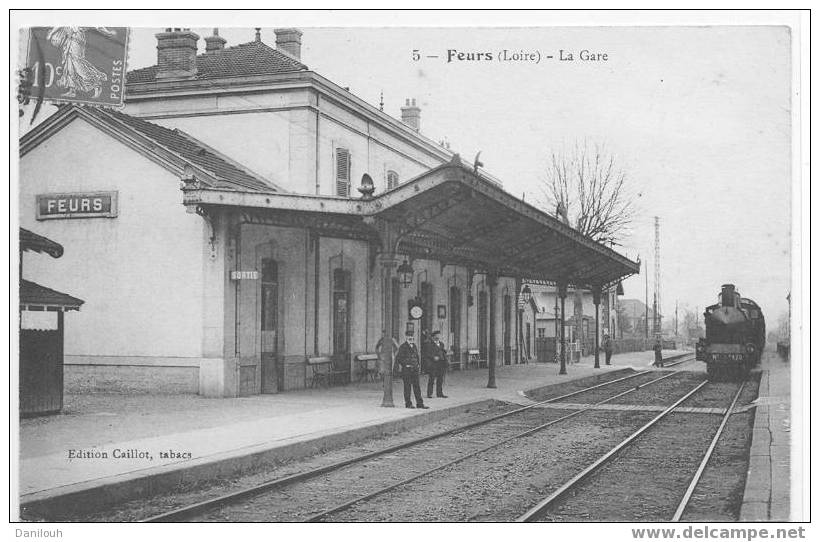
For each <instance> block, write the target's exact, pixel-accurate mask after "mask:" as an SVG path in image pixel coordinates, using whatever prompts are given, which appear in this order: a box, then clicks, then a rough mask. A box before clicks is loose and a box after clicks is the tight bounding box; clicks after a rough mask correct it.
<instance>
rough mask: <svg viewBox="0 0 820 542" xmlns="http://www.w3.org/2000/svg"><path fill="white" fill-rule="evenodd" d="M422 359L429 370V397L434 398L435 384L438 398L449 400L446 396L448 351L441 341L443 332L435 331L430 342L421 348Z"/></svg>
mask: <svg viewBox="0 0 820 542" xmlns="http://www.w3.org/2000/svg"><path fill="white" fill-rule="evenodd" d="M421 357H422V359H424V360H425V367H426V369H427V374H428V375H429V376H428V377H427V397H433V382H435V384H436V397H442V398H445V399H446V398H447V396H446V395H444V391H443V390H442V386H443V385H444V375H445V374H446V373H447V349H446V348H445V346H444V343H443V342H442V341H441V332H440V331H434V332H433V334H432V337H431V338H430V340H429V341H427V342H425V343H424V344H423V345H422V347H421Z"/></svg>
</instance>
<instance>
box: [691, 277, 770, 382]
mask: <svg viewBox="0 0 820 542" xmlns="http://www.w3.org/2000/svg"><path fill="white" fill-rule="evenodd" d="M703 316H704V321H705V323H706V337H705V338H702V339H700V340H699V341H698V344H697V346H696V350H695V358H696V359H698V360H700V361H705V362H706V372H707V374H708V376H709V379H710V380H723V379H733V380H734V379H739V378H745V377H746V376H747V375H748V374H749V371H750V370H751V368H752V367H753V366H755V365H757V364H758V363H760V356H761V354H762V353H763V347H764V346H765V345H766V321H765V320H764V318H763V312H762V311H761V310H760V306H759V305H758V304H757V303H755V302H754V301H752V300H751V299H748V298H745V297H740V292H738V291H737V290H735V285H734V284H724V285H723V286H721V289H720V294H719V296H718V303H716V304H715V305H711V306H709V307H706V312H704V313H703Z"/></svg>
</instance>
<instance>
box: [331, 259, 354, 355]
mask: <svg viewBox="0 0 820 542" xmlns="http://www.w3.org/2000/svg"><path fill="white" fill-rule="evenodd" d="M350 302H351V295H350V271H345V270H344V269H335V270H334V271H333V366H334V369H335V370H348V371H349V370H350V315H351V311H350Z"/></svg>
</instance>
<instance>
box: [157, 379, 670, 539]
mask: <svg viewBox="0 0 820 542" xmlns="http://www.w3.org/2000/svg"><path fill="white" fill-rule="evenodd" d="M651 372H652V371H639V372H636V373H634V374H631V375H628V376H624V377H620V378H615V379H613V380H608V381H606V382H602V383H600V384H595V385H594V386H589V387H586V388H582V389H580V390H576V391H573V392H570V393H565V394H563V395H559V396H557V397H551V398H549V399H545V400H543V401H537V402H535V403H533V404H530V405H527V406H524V407H521V408H517V409H515V410H511V411H509V412H504V413H502V414H497V415H494V416H490V417H488V418H485V419H483V420H478V421H475V422H471V423H468V424H464V425H461V426H459V427H454V428H452V429H447V430H444V431H440V432H438V433H434V434H432V435H427V436H424V437H420V438H417V439H414V440H410V441H408V442H404V443H401V444H396V445H394V446H388V447H387V448H383V449H381V450H375V451H373V452H368V453H365V454H362V455H359V456H356V457H352V458H349V459H345V460H342V461H337V462H335V463H332V464H330V465H325V466H323V467H319V468H316V469H312V470H308V471H304V472H300V473H296V474H292V475H289V476H284V477H281V478H275V479H273V480H268V481H265V482H262V483H260V484H257V485H255V486H252V487H249V488H245V489H240V490H237V491H233V492H231V493H226V494H224V495H220V496H217V497H213V498H211V499H206V500H203V501H200V502H197V503H193V504H190V505H187V506H184V507H180V508H177V509H174V510H170V511H168V512H164V513H162V514H157V515H154V516H151V517H149V518H146V519H143V520H142V521H141V522H142V523H157V522H171V521H181V520H183V519H186V518H189V517H191V516H194V515H196V514H199V513H201V512H203V511H205V510H209V509H211V508H214V507H217V506H220V505H225V504H229V503H231V502H234V501H236V500H240V499H244V498H248V497H252V496H254V495H257V494H260V493H264V492H266V491H269V490H272V489H276V488H280V487H284V486H287V485H290V484H294V483H297V482H300V481H302V480H308V479H310V478H314V477H317V476H320V475H322V474H326V473H328V472H332V471H335V470H338V469H341V468H342V467H346V466H348V465H353V464H355V463H360V462H363V461H367V460H369V459H373V458H375V457H379V456H383V455H387V454H391V453H394V452H396V451H399V450H402V449H404V448H409V447H411V446H416V445H418V444H422V443H425V442H428V441H431V440H434V439H437V438H442V437H446V436H450V435H453V434H456V433H459V432H462V431H466V430H468V429H472V428H473V427H478V426H480V425H485V424H488V423H491V422H494V421H496V420H500V419H503V418H506V417H508V416H513V415H515V414H518V413H520V412H523V411H526V410H530V409H532V408H538V407H540V406H542V405H545V404H548V403H553V402H557V401H561V400H563V399H566V398H568V397H573V396H575V395H579V394H581V393H585V392H588V391H590V390H595V389H598V388H602V387H604V386H609V385H611V384H615V383H617V382H623V381H625V380H630V379H633V378H636V377H639V376H641V375H645V374H648V373H651ZM673 374H675V373H670V374H669V375H668V376H671V375H673ZM632 389H636V388H632Z"/></svg>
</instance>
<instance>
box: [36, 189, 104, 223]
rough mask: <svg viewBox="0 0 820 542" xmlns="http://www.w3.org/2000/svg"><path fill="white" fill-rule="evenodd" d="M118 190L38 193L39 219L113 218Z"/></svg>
mask: <svg viewBox="0 0 820 542" xmlns="http://www.w3.org/2000/svg"><path fill="white" fill-rule="evenodd" d="M115 216H117V192H83V193H79V194H37V220H48V219H51V218H113V217H115Z"/></svg>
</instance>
